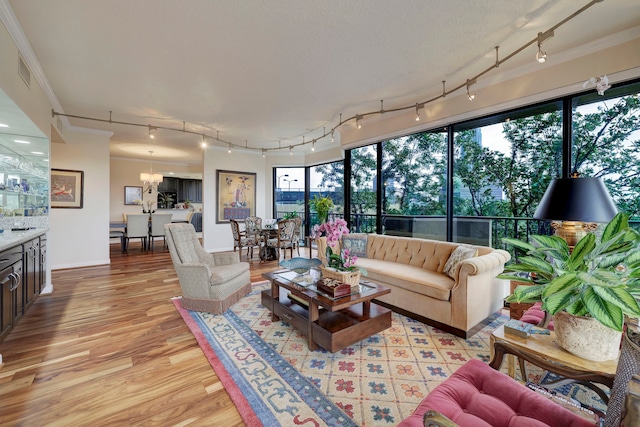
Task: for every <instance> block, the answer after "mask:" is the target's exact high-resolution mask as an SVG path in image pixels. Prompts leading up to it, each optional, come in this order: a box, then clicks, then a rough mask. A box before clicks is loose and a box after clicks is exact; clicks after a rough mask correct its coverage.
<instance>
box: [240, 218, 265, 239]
mask: <svg viewBox="0 0 640 427" xmlns="http://www.w3.org/2000/svg"><path fill="white" fill-rule="evenodd" d="M244 231H245V233H246V235H247V237H253V238H254V239H255V241H256V242H260V232H261V231H262V218H260V217H259V216H248V217H247V218H246V219H245V220H244Z"/></svg>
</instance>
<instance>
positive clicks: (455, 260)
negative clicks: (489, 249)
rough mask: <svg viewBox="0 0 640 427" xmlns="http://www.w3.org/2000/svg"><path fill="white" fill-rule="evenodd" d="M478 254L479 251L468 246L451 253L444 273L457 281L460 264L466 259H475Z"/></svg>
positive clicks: (459, 247) (460, 247)
mask: <svg viewBox="0 0 640 427" xmlns="http://www.w3.org/2000/svg"><path fill="white" fill-rule="evenodd" d="M477 254H478V250H477V249H475V248H470V247H467V246H458V247H457V248H455V249H454V250H453V252H451V255H449V259H448V260H447V263H446V264H445V265H444V270H443V272H444V273H445V274H448V275H449V277H451V278H452V279H455V278H456V276H457V275H458V268H459V267H460V263H461V262H462V261H464V260H465V259H469V258H473V257H474V256H476V255H477Z"/></svg>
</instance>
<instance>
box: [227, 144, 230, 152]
mask: <svg viewBox="0 0 640 427" xmlns="http://www.w3.org/2000/svg"><path fill="white" fill-rule="evenodd" d="M227 153H229V154H231V143H229V148H228V149H227Z"/></svg>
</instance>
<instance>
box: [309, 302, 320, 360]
mask: <svg viewBox="0 0 640 427" xmlns="http://www.w3.org/2000/svg"><path fill="white" fill-rule="evenodd" d="M319 317H320V308H319V307H318V303H316V302H315V301H314V300H313V299H311V301H310V302H309V324H308V325H307V337H308V340H309V350H311V351H314V350H317V349H318V344H316V342H315V341H314V340H313V322H315V321H316V320H318V318H319Z"/></svg>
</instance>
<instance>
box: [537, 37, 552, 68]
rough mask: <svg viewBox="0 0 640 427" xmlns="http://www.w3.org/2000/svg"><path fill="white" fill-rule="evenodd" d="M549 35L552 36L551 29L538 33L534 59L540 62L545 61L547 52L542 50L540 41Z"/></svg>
mask: <svg viewBox="0 0 640 427" xmlns="http://www.w3.org/2000/svg"><path fill="white" fill-rule="evenodd" d="M549 37H553V30H549V31H545V32H544V33H538V52H537V53H536V60H537V61H538V62H539V63H541V64H543V63H545V62H546V61H547V52H544V51H543V50H542V42H543V41H545V40H546V39H548V38H549Z"/></svg>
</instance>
